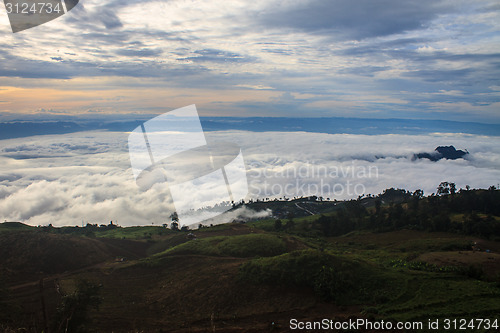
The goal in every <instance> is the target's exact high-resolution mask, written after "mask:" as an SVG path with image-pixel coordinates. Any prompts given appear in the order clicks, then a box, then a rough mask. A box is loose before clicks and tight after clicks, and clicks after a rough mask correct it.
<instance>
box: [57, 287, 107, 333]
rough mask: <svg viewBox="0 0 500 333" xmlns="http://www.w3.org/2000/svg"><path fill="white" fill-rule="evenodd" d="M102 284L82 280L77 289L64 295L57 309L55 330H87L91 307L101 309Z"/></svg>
mask: <svg viewBox="0 0 500 333" xmlns="http://www.w3.org/2000/svg"><path fill="white" fill-rule="evenodd" d="M100 288H101V287H100V286H99V285H96V284H94V283H92V282H90V281H87V280H80V281H79V282H78V284H77V287H76V290H75V291H74V292H73V293H71V294H68V295H65V296H63V298H62V300H61V304H60V306H59V308H58V309H57V320H56V322H55V329H54V331H55V332H85V331H86V330H87V327H86V324H88V322H89V318H88V312H89V310H90V309H92V308H93V309H96V310H98V309H99V305H100V304H101V302H102V299H101V297H100V296H99V290H100Z"/></svg>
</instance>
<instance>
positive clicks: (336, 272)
mask: <svg viewBox="0 0 500 333" xmlns="http://www.w3.org/2000/svg"><path fill="white" fill-rule="evenodd" d="M358 268H359V267H358ZM358 268H357V267H356V265H355V264H354V263H350V262H344V261H342V260H340V259H338V258H335V257H333V256H332V255H329V254H326V253H324V252H321V251H317V250H302V251H294V252H291V253H286V254H283V255H280V256H276V257H270V258H259V259H254V260H251V261H248V262H246V263H244V264H243V265H242V266H241V267H240V279H242V280H244V281H251V282H253V283H256V284H260V283H263V284H270V285H280V286H281V285H288V286H296V287H309V288H312V289H313V290H314V292H315V293H316V295H318V296H319V297H321V298H322V299H324V300H329V301H339V300H340V299H342V298H344V296H345V295H347V294H349V293H350V292H351V291H352V290H357V289H359V288H353V287H354V286H355V284H356V280H357V278H356V271H358Z"/></svg>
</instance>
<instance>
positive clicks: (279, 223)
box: [274, 219, 283, 231]
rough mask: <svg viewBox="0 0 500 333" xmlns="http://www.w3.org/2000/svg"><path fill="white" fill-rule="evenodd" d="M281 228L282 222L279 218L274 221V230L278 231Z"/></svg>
mask: <svg viewBox="0 0 500 333" xmlns="http://www.w3.org/2000/svg"><path fill="white" fill-rule="evenodd" d="M282 228H283V223H282V222H281V220H280V219H277V220H276V221H274V230H276V231H280V230H281V229H282Z"/></svg>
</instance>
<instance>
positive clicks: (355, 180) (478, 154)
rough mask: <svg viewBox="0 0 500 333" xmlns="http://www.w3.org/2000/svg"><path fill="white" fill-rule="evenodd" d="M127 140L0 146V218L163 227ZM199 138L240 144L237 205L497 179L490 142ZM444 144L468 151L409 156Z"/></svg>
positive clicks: (165, 217) (496, 150)
mask: <svg viewBox="0 0 500 333" xmlns="http://www.w3.org/2000/svg"><path fill="white" fill-rule="evenodd" d="M128 134H129V133H128V132H123V131H106V130H101V131H95V130H94V131H84V132H75V133H67V134H52V135H39V136H30V137H24V138H14V139H4V140H0V219H1V220H2V221H20V222H24V223H27V224H30V225H47V224H49V223H51V224H52V225H54V226H62V225H81V224H82V223H83V224H86V223H99V224H101V223H106V224H107V223H109V221H115V222H117V223H118V224H120V225H122V226H128V225H151V224H154V225H161V224H163V223H167V222H169V221H170V218H169V216H170V214H171V213H172V201H171V198H170V195H169V192H168V190H167V189H166V188H167V187H166V186H164V185H165V184H163V183H161V182H159V183H158V184H155V185H154V186H151V187H150V188H148V189H141V188H140V187H138V185H137V184H136V181H135V179H134V176H133V173H132V170H131V166H130V157H129V152H128V146H127V139H128ZM205 136H206V139H207V141H208V142H209V143H210V142H230V143H232V144H235V145H237V146H239V147H240V148H241V153H242V156H243V159H244V165H245V168H246V178H247V183H248V195H247V197H246V200H248V199H251V198H253V199H255V198H282V197H287V198H293V197H296V196H310V195H316V196H321V197H324V198H329V199H330V200H334V199H337V200H342V199H350V198H357V197H358V196H359V195H367V194H378V193H381V192H382V191H383V190H384V189H386V188H390V187H395V188H404V189H407V190H410V191H414V190H416V189H422V190H423V191H424V193H425V194H427V195H428V194H431V193H433V192H435V191H436V187H437V186H438V184H439V183H440V182H442V181H448V182H454V183H456V185H457V188H461V187H462V188H463V187H465V186H466V185H469V186H470V187H472V188H487V187H489V186H491V185H495V186H497V185H498V183H499V182H500V145H499V144H498V142H499V139H498V137H496V136H486V135H479V134H463V133H437V132H436V133H420V134H412V135H408V134H376V135H374V134H371V135H366V134H328V133H311V132H304V131H291V130H289V131H259V132H256V131H243V130H212V131H208V132H205ZM450 145H453V146H454V147H455V148H457V149H462V150H467V151H468V152H469V154H468V155H466V158H465V159H457V160H446V159H442V160H439V161H437V162H432V161H430V160H427V159H416V160H415V159H413V158H412V157H413V154H415V153H420V152H432V151H433V150H434V149H435V148H436V147H437V146H450ZM211 191H214V193H215V192H217V191H218V189H217V188H215V189H211ZM202 194H203V195H205V197H202ZM203 200H205V201H206V200H207V198H206V191H203V189H200V191H194V192H190V193H185V194H184V196H181V197H178V198H176V201H177V203H180V202H182V201H186V202H189V203H194V204H196V203H197V201H199V202H200V203H201V202H203ZM214 204H215V202H214ZM239 213H240V214H242V215H245V216H247V217H251V216H252V215H253V214H260V215H259V216H265V215H266V214H268V212H258V213H255V212H251V211H249V210H247V209H241V210H240V211H239ZM233 217H235V214H234V213H233V214H226V215H222V216H220V217H219V219H218V220H217V221H218V222H221V223H222V222H227V221H228V220H230V218H233ZM180 222H181V224H189V223H188V222H189V221H180ZM211 223H213V221H211Z"/></svg>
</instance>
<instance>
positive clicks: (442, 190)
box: [437, 182, 457, 195]
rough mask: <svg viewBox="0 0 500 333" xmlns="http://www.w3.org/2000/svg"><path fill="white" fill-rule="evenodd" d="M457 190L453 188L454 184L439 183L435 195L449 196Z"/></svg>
mask: <svg viewBox="0 0 500 333" xmlns="http://www.w3.org/2000/svg"><path fill="white" fill-rule="evenodd" d="M456 190H457V188H456V186H455V183H449V182H441V184H439V186H438V188H437V194H438V195H446V194H451V195H454V194H455V192H456Z"/></svg>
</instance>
